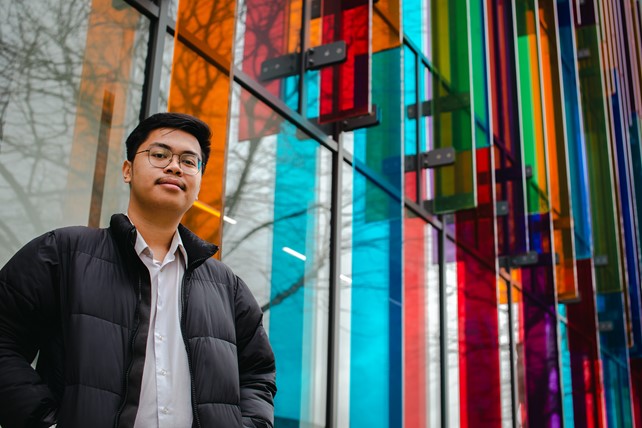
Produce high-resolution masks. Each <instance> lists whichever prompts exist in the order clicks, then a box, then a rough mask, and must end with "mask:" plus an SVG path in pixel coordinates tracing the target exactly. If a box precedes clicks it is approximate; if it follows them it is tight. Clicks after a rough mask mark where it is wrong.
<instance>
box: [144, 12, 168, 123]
mask: <svg viewBox="0 0 642 428" xmlns="http://www.w3.org/2000/svg"><path fill="white" fill-rule="evenodd" d="M168 10H169V0H160V4H159V6H158V18H157V19H152V21H151V27H150V32H149V33H150V34H149V45H148V50H147V64H146V68H147V71H146V73H145V84H144V85H143V106H142V108H141V111H140V118H141V120H142V119H145V118H146V117H149V116H151V115H152V114H154V113H158V100H159V99H160V81H161V74H162V69H163V51H164V49H165V37H166V35H167V23H168V21H169V17H168V16H167V14H168Z"/></svg>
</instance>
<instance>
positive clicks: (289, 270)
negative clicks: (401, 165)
mask: <svg viewBox="0 0 642 428" xmlns="http://www.w3.org/2000/svg"><path fill="white" fill-rule="evenodd" d="M242 92H243V91H242V90H241V89H240V87H238V86H235V87H234V99H235V100H236V101H235V105H238V104H236V103H237V102H238V101H239V100H249V99H252V98H251V96H250V95H249V94H243V93H242ZM253 102H255V103H257V104H258V103H259V101H258V100H256V99H254V100H253ZM233 111H234V114H233V115H232V120H231V125H230V128H231V130H232V132H231V135H230V140H229V144H228V152H227V169H226V171H227V174H226V187H225V216H224V220H225V223H224V234H223V244H222V249H221V251H222V260H223V261H224V262H225V263H227V264H228V265H229V266H230V267H232V268H233V269H235V270H236V271H237V272H241V273H242V274H241V276H242V277H243V279H244V280H245V281H246V282H247V283H248V284H249V285H250V288H251V289H252V291H253V293H254V295H255V296H256V297H257V300H258V301H259V304H260V305H261V307H262V309H263V311H264V313H265V325H266V328H267V330H268V332H269V335H270V341H271V343H272V347H273V349H274V352H275V356H276V361H277V372H278V373H279V375H278V376H279V381H278V386H279V393H278V394H277V396H276V401H275V418H276V420H275V426H276V427H279V426H287V427H290V426H296V427H299V426H300V427H308V426H324V425H325V406H326V403H325V397H326V377H327V346H328V342H327V341H328V287H329V254H330V253H329V252H330V191H331V177H332V175H331V173H332V169H331V155H330V152H329V151H328V150H327V149H325V148H323V147H322V146H321V145H319V144H318V143H317V142H316V141H312V140H306V139H301V136H300V134H298V133H297V132H296V128H295V127H294V126H293V125H292V124H290V123H289V122H287V121H285V120H283V119H282V120H281V121H280V123H281V126H280V131H279V133H278V134H276V135H274V134H268V135H266V136H264V137H261V138H253V139H250V140H242V139H240V138H239V135H240V133H239V126H240V124H242V123H243V122H244V120H243V118H241V117H239V116H238V113H237V112H238V111H239V110H238V109H236V108H235V109H234V110H233ZM245 112H247V110H245ZM247 119H251V118H246V120H247ZM347 278H349V276H348V277H347Z"/></svg>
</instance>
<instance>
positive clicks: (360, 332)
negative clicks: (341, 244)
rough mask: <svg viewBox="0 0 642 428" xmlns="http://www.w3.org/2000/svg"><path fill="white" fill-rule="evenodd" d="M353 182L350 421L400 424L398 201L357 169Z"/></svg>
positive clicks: (352, 423) (355, 424)
mask: <svg viewBox="0 0 642 428" xmlns="http://www.w3.org/2000/svg"><path fill="white" fill-rule="evenodd" d="M355 150H356V147H355ZM353 186H354V187H353V201H354V206H353V218H352V231H353V235H352V236H353V238H352V275H353V276H352V278H353V280H352V296H351V301H352V309H351V323H350V324H351V327H350V338H351V339H350V349H351V351H350V426H353V427H374V428H377V427H382V428H383V427H394V426H396V427H400V426H402V422H401V421H402V415H401V409H402V407H401V406H402V388H401V379H402V364H401V350H402V317H401V286H402V283H403V282H402V272H401V269H402V259H403V257H402V251H401V242H402V205H401V202H400V201H399V200H393V199H391V198H390V197H388V196H387V195H386V194H385V193H384V192H383V191H382V190H381V189H380V188H378V187H377V186H375V185H373V184H372V183H370V182H369V181H368V179H367V178H366V177H365V176H363V175H362V174H360V173H358V172H357V171H355V173H354V183H353ZM374 261H376V262H375V263H373V262H374Z"/></svg>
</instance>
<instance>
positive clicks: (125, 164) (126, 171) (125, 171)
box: [123, 160, 132, 183]
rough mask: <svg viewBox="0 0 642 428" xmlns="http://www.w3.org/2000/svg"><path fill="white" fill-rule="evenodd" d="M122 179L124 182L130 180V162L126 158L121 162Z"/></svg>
mask: <svg viewBox="0 0 642 428" xmlns="http://www.w3.org/2000/svg"><path fill="white" fill-rule="evenodd" d="M123 181H125V183H129V182H131V181H132V163H131V162H130V161H128V160H126V161H125V162H123Z"/></svg>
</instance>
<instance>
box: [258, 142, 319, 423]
mask: <svg viewBox="0 0 642 428" xmlns="http://www.w3.org/2000/svg"><path fill="white" fill-rule="evenodd" d="M317 150H318V145H317V144H315V143H314V142H312V141H308V142H307V144H305V143H303V142H301V141H297V140H296V138H295V137H293V136H287V135H283V134H281V135H279V137H278V141H277V148H276V179H275V189H274V192H275V193H274V219H275V222H274V226H273V228H274V232H273V233H274V235H273V236H274V237H273V241H272V275H271V292H270V339H271V342H272V346H273V348H274V353H275V355H276V356H277V371H278V373H279V375H278V376H279V380H278V386H279V393H278V394H277V397H276V399H275V408H276V415H277V416H278V417H279V418H281V419H283V420H290V421H296V423H297V425H296V426H299V425H298V421H299V420H300V419H301V415H302V414H304V415H305V414H306V413H308V412H306V409H305V406H306V405H307V404H308V403H307V402H305V401H303V400H302V397H303V394H302V391H303V390H305V391H307V390H308V388H309V385H307V383H308V382H309V380H310V379H312V378H313V377H314V373H311V372H310V371H309V369H310V367H309V364H308V363H309V362H308V361H305V359H304V356H303V355H304V352H306V350H307V349H310V338H311V336H312V335H310V334H309V333H308V332H305V331H304V326H305V325H309V320H308V319H306V318H307V317H308V316H309V315H310V313H311V311H309V310H305V309H306V305H307V304H308V303H307V302H309V301H310V300H311V299H314V296H313V295H310V294H311V293H314V290H315V287H313V286H312V285H313V284H310V283H309V281H306V272H307V271H308V270H309V269H310V266H309V264H308V262H307V259H308V256H309V254H310V253H311V251H310V250H311V249H313V248H314V242H310V240H309V233H310V231H309V229H310V227H313V225H314V222H315V221H316V220H315V218H314V216H313V215H312V213H310V212H308V208H309V207H310V206H313V205H314V203H315V200H316V196H315V191H314V189H315V183H316V178H317V177H316V174H317V172H316V171H317V165H316V162H317V153H316V152H317ZM308 246H311V248H307V247H308ZM288 249H289V250H293V251H289V250H288ZM312 252H313V250H312ZM297 255H298V256H297ZM306 282H307V284H306ZM305 285H308V287H305Z"/></svg>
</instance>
